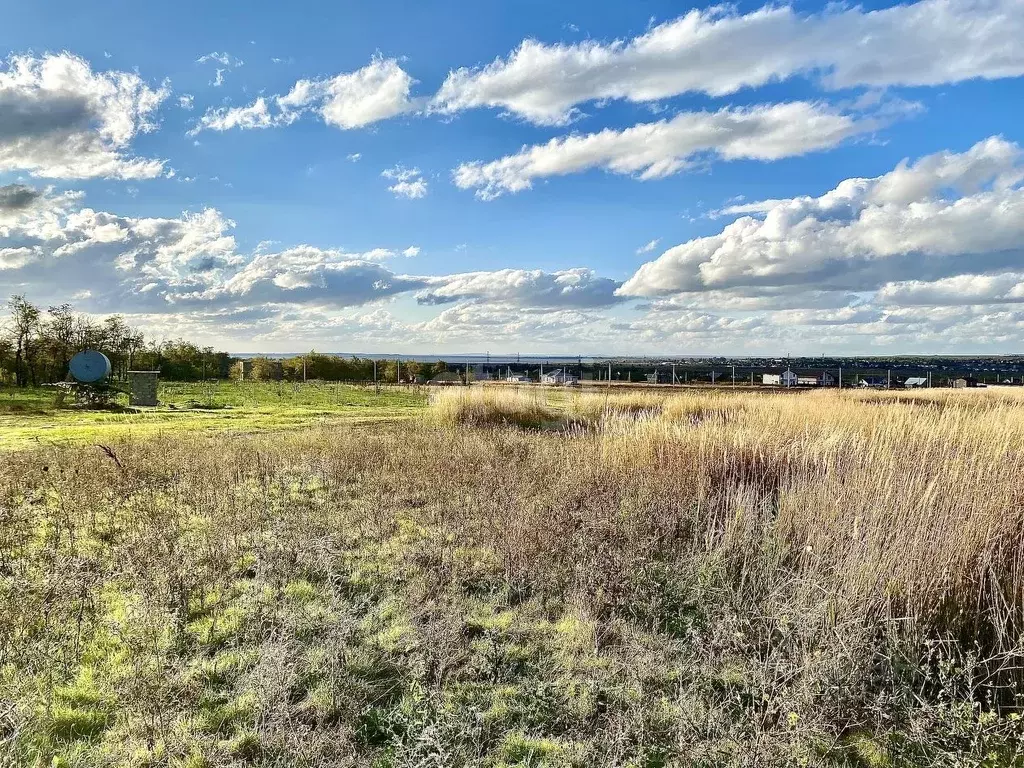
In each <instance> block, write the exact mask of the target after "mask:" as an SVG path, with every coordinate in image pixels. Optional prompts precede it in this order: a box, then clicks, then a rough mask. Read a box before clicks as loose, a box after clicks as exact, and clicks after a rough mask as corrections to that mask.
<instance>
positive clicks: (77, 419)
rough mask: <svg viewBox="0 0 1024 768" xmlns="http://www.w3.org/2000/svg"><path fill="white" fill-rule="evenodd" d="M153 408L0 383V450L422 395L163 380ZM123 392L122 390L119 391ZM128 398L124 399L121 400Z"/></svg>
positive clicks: (290, 418)
mask: <svg viewBox="0 0 1024 768" xmlns="http://www.w3.org/2000/svg"><path fill="white" fill-rule="evenodd" d="M159 399H160V403H161V405H160V406H159V407H157V408H140V409H138V412H137V413H113V412H103V411H82V410H76V409H72V408H61V409H56V408H54V392H53V390H51V389H44V388H38V389H27V390H19V389H14V388H5V389H0V451H3V450H12V449H17V448H23V447H27V446H31V445H38V444H40V443H57V442H68V441H71V442H84V441H110V440H115V439H121V438H124V437H131V436H134V437H143V436H152V435H155V434H160V433H163V432H177V431H213V432H219V431H231V432H258V431H273V430H281V429H295V428H298V427H310V426H316V425H324V424H332V423H339V422H343V421H345V422H350V421H354V422H373V421H378V420H391V419H401V418H407V417H409V416H411V415H412V414H414V413H415V412H416V410H417V409H418V408H420V407H422V405H423V403H424V398H423V397H422V396H421V395H419V394H417V393H416V392H414V391H412V390H408V389H403V390H394V389H387V388H383V389H381V391H380V392H375V391H374V390H373V389H372V388H366V387H354V386H347V385H343V384H315V383H311V384H306V385H293V384H270V383H255V382H254V383H246V384H238V383H229V382H220V383H217V384H183V383H177V382H162V383H161V385H160V393H159ZM122 400H124V398H122ZM123 404H126V401H125V402H123V403H122V405H123Z"/></svg>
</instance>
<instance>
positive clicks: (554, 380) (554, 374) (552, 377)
mask: <svg viewBox="0 0 1024 768" xmlns="http://www.w3.org/2000/svg"><path fill="white" fill-rule="evenodd" d="M578 381H579V379H577V378H576V377H575V376H573V375H572V374H571V373H569V372H568V371H566V370H565V369H564V368H555V370H553V371H548V372H547V373H545V374H542V375H541V377H540V383H541V384H554V385H556V386H565V385H568V386H572V385H573V384H576V383H577V382H578Z"/></svg>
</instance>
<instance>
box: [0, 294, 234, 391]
mask: <svg viewBox="0 0 1024 768" xmlns="http://www.w3.org/2000/svg"><path fill="white" fill-rule="evenodd" d="M7 310H8V312H7V319H6V322H2V321H0V382H3V383H7V384H13V385H15V386H19V387H27V386H37V385H39V384H48V383H53V382H56V381H63V380H64V379H65V378H67V375H68V363H69V362H70V360H71V358H72V357H74V355H75V354H76V353H77V352H81V351H82V350H85V349H96V350H99V351H100V352H103V353H104V354H105V355H106V356H107V357H108V358H110V365H111V368H112V376H113V377H114V378H124V376H125V374H127V372H128V371H130V370H145V371H160V375H161V376H162V377H164V378H167V379H173V380H175V381H199V380H201V379H204V378H226V377H227V376H228V373H229V372H230V369H231V363H232V358H231V356H230V355H229V354H228V353H227V352H218V351H216V350H214V349H213V347H200V346H198V345H196V344H193V343H192V342H189V341H186V340H184V339H174V340H170V341H167V340H156V339H149V340H147V339H146V338H145V336H144V335H143V334H142V332H141V331H139V330H138V329H136V328H132V327H131V326H130V325H128V324H127V323H126V322H125V320H124V318H123V317H122V316H120V315H111V316H109V317H106V318H102V319H96V318H94V317H92V316H90V315H85V314H82V313H80V312H76V311H75V310H74V309H73V308H72V306H71V305H70V304H67V303H65V304H60V305H57V306H50V307H47V308H46V309H43V308H42V307H40V306H38V305H36V304H33V303H32V302H30V301H29V300H28V299H26V298H25V297H24V296H12V297H11V298H10V300H9V301H8V302H7Z"/></svg>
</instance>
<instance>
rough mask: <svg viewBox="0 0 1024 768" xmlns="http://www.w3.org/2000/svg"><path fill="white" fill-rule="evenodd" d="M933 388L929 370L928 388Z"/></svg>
mask: <svg viewBox="0 0 1024 768" xmlns="http://www.w3.org/2000/svg"><path fill="white" fill-rule="evenodd" d="M1010 381H1013V379H1010ZM931 388H932V372H931V371H928V389H931Z"/></svg>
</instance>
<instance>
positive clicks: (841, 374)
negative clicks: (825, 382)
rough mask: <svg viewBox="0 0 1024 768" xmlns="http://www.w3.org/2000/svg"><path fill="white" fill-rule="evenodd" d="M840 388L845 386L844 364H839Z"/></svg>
mask: <svg viewBox="0 0 1024 768" xmlns="http://www.w3.org/2000/svg"><path fill="white" fill-rule="evenodd" d="M839 388H840V389H842V388H843V366H839Z"/></svg>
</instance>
